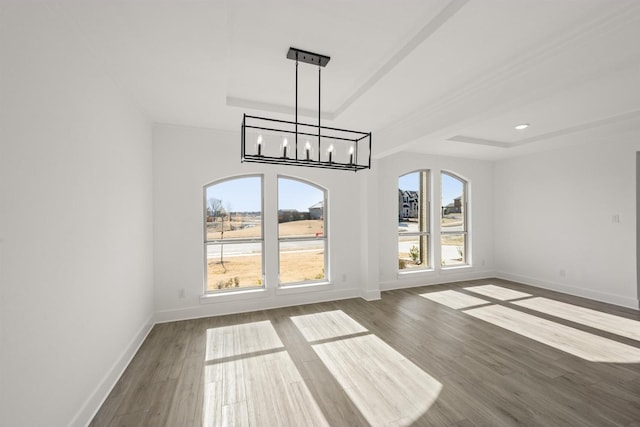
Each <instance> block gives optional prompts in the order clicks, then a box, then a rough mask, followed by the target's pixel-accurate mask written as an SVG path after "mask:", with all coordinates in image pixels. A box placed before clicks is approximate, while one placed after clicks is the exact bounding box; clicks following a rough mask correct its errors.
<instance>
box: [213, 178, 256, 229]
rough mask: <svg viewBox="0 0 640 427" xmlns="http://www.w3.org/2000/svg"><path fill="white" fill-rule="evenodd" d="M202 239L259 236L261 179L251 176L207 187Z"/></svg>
mask: <svg viewBox="0 0 640 427" xmlns="http://www.w3.org/2000/svg"><path fill="white" fill-rule="evenodd" d="M205 205H206V206H205V218H206V229H207V235H206V239H207V240H208V241H210V240H217V239H225V240H227V239H229V240H233V239H256V238H257V239H259V238H261V237H262V225H261V222H262V180H261V178H260V177H257V176H252V177H246V178H238V179H232V180H229V181H223V182H221V183H218V184H213V185H210V186H209V187H207V189H206V195H205Z"/></svg>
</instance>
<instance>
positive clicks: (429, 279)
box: [380, 267, 496, 291]
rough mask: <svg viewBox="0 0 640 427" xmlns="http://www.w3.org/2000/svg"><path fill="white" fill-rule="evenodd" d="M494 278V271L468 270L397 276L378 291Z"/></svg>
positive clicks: (382, 283) (384, 283)
mask: <svg viewBox="0 0 640 427" xmlns="http://www.w3.org/2000/svg"><path fill="white" fill-rule="evenodd" d="M492 277H496V273H495V271H492V270H487V271H470V270H469V269H468V268H464V267H462V268H451V269H446V270H438V271H428V272H424V273H419V272H416V273H409V274H398V278H397V279H396V280H387V281H384V282H381V283H380V290H382V291H392V290H395V289H405V288H416V287H418V286H427V285H441V284H443V283H451V282H459V281H464V280H480V279H490V278H492Z"/></svg>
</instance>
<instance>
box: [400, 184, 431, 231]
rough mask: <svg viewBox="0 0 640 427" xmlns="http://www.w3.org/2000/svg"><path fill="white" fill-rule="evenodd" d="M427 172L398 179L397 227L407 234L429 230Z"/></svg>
mask: <svg viewBox="0 0 640 427" xmlns="http://www.w3.org/2000/svg"><path fill="white" fill-rule="evenodd" d="M427 180H428V175H427V171H418V172H412V173H409V174H406V175H403V176H401V177H400V178H399V179H398V225H399V226H400V227H401V228H404V230H405V231H408V232H418V231H420V232H426V231H428V230H429V220H428V219H429V218H428V197H427V191H428V183H427Z"/></svg>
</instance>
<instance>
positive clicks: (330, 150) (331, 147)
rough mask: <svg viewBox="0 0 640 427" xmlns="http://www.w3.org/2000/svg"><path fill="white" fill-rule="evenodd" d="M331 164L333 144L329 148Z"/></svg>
mask: <svg viewBox="0 0 640 427" xmlns="http://www.w3.org/2000/svg"><path fill="white" fill-rule="evenodd" d="M331 162H333V144H331V145H330V146H329V163H331Z"/></svg>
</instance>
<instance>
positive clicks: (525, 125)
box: [514, 123, 529, 130]
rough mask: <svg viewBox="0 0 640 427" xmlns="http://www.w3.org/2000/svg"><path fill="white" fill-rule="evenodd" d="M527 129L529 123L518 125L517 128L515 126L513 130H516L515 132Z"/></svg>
mask: <svg viewBox="0 0 640 427" xmlns="http://www.w3.org/2000/svg"><path fill="white" fill-rule="evenodd" d="M528 127H529V123H522V124H520V125H518V126H515V127H514V129H516V130H524V129H526V128H528Z"/></svg>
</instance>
